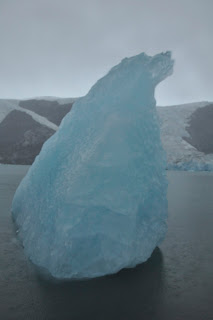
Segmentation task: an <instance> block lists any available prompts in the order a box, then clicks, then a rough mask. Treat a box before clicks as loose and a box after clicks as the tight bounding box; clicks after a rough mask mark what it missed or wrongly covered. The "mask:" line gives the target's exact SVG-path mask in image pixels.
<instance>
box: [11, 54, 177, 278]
mask: <svg viewBox="0 0 213 320" xmlns="http://www.w3.org/2000/svg"><path fill="white" fill-rule="evenodd" d="M172 68H173V61H172V60H171V54H170V53H169V52H167V53H162V54H158V55H156V56H154V57H149V56H147V55H146V54H144V53H142V54H139V55H137V56H135V57H132V58H126V59H124V60H122V61H121V63H120V64H118V65H117V66H115V67H114V68H112V69H111V70H110V72H109V73H108V74H107V75H106V76H105V77H103V78H102V79H100V80H99V81H98V82H97V83H96V84H95V85H94V86H93V87H92V88H91V90H90V91H89V93H88V94H87V95H86V96H85V97H83V98H81V99H79V100H78V101H77V102H76V103H75V104H74V106H73V109H72V112H70V113H69V114H67V116H66V117H65V118H64V120H63V121H62V124H61V125H60V128H59V130H58V131H57V132H56V133H55V134H54V135H53V136H52V137H51V138H50V139H49V140H48V141H47V142H46V143H45V144H44V146H43V148H42V150H41V152H40V154H39V156H38V157H37V158H36V160H35V162H34V164H33V165H32V167H31V168H30V170H29V171H28V174H27V175H26V176H25V178H24V179H23V181H22V182H21V184H20V186H19V187H18V189H17V191H16V194H15V196H14V199H13V204H12V213H13V217H14V220H15V221H16V223H17V225H18V227H19V228H20V230H19V231H20V232H19V234H20V237H21V239H22V241H23V245H24V247H25V251H26V253H27V255H28V256H29V258H30V259H31V260H32V261H33V262H34V263H35V264H36V265H38V266H41V267H44V268H46V269H48V270H49V272H50V273H51V274H52V275H53V276H54V277H57V278H87V277H97V276H101V275H105V274H110V273H114V272H117V271H118V270H120V269H122V268H124V267H133V266H135V265H137V264H138V263H141V262H143V261H146V260H147V259H148V258H149V257H150V255H151V253H152V251H153V250H154V248H155V247H156V246H157V245H158V244H159V243H160V242H161V241H162V239H163V238H164V236H165V233H166V229H167V225H166V219H167V198H166V193H167V180H166V176H165V167H166V161H165V158H166V157H165V154H164V151H163V149H162V146H161V141H160V130H159V124H158V117H157V113H156V107H155V99H154V89H155V86H156V85H157V84H158V83H159V82H160V81H161V80H163V79H164V78H166V77H167V76H168V75H170V74H171V73H172Z"/></svg>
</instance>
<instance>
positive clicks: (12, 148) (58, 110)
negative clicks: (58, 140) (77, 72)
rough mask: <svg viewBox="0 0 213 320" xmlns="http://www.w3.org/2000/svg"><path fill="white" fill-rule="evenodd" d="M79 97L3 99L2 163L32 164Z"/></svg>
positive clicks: (0, 123)
mask: <svg viewBox="0 0 213 320" xmlns="http://www.w3.org/2000/svg"><path fill="white" fill-rule="evenodd" d="M74 101H75V99H72V98H68V99H58V98H51V97H50V98H49V97H47V98H43V97H42V98H36V99H30V100H20V101H19V100H0V163H7V164H32V162H33V161H34V159H35V157H36V156H37V155H38V154H39V152H40V150H41V147H42V145H43V143H44V142H45V141H46V140H47V139H48V138H49V137H50V136H51V135H53V134H54V132H55V131H56V130H57V129H58V125H60V123H61V120H62V119H63V117H64V116H65V115H66V114H67V113H68V112H69V111H70V110H71V108H72V105H73V103H74Z"/></svg>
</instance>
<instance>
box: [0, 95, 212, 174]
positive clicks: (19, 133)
mask: <svg viewBox="0 0 213 320" xmlns="http://www.w3.org/2000/svg"><path fill="white" fill-rule="evenodd" d="M75 100H76V99H74V98H56V97H37V98H32V99H28V100H9V99H8V100H0V163H12V164H31V163H32V162H33V161H34V158H35V157H36V155H37V154H38V153H39V152H40V149H41V147H42V145H43V143H44V141H45V140H47V139H48V138H49V137H50V136H51V135H52V134H53V133H54V132H55V131H56V130H57V129H58V126H59V124H60V122H61V120H62V119H63V117H64V116H65V115H66V114H67V112H69V111H70V110H71V108H72V105H73V103H74V101H75ZM157 110H158V114H159V119H160V126H161V139H162V142H163V146H164V148H165V150H166V152H167V160H168V169H175V170H207V171H213V103H210V102H198V103H190V104H184V105H178V106H169V107H157Z"/></svg>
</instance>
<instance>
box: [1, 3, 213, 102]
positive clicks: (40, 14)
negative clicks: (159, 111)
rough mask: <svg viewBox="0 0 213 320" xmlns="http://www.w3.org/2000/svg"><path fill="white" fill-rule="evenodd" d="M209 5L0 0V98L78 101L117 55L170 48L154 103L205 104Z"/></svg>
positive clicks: (211, 94)
mask: <svg viewBox="0 0 213 320" xmlns="http://www.w3.org/2000/svg"><path fill="white" fill-rule="evenodd" d="M212 10H213V2H212V0H179V1H173V0H147V1H145V0H125V1H123V0H108V1H105V0H90V1H88V0H78V1H74V0H0V46H1V47H0V97H1V98H6V97H10V98H16V97H17V98H25V97H31V96H39V95H55V96H80V95H83V94H86V92H87V91H88V90H89V88H90V87H91V86H92V85H93V84H94V82H95V81H96V80H97V79H98V78H99V77H101V76H103V75H104V74H105V73H106V72H107V71H108V70H109V69H110V68H111V67H112V66H113V65H115V64H116V63H118V62H119V61H120V60H121V59H122V58H124V57H125V56H131V55H135V54H138V53H140V52H142V51H145V52H146V53H148V54H151V55H152V54H155V53H158V52H160V51H166V50H172V51H173V56H174V58H175V60H176V64H175V70H174V75H173V76H172V77H170V78H168V79H167V80H165V81H164V82H163V83H162V84H160V85H159V87H158V88H157V90H156V98H157V101H158V104H161V105H164V104H177V103H184V102H190V101H198V100H210V101H213V89H212V83H213V63H212V56H213V42H212V31H213V19H212Z"/></svg>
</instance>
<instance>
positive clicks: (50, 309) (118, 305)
mask: <svg viewBox="0 0 213 320" xmlns="http://www.w3.org/2000/svg"><path fill="white" fill-rule="evenodd" d="M163 275H164V265H163V256H162V252H161V251H160V249H159V248H156V249H155V250H154V251H153V253H152V255H151V257H150V258H149V259H148V260H147V261H146V262H145V263H143V264H140V265H138V266H137V267H136V268H134V269H123V270H121V271H120V272H118V273H117V274H115V275H110V276H107V277H102V278H96V279H92V280H88V281H83V282H82V281H80V282H79V281H60V280H54V279H53V281H50V279H47V280H45V279H44V278H43V277H40V276H39V278H38V280H39V287H38V288H39V294H40V295H41V296H42V299H41V300H42V301H41V303H42V305H41V310H43V312H44V313H45V314H48V315H49V316H50V318H51V316H52V317H53V318H56V319H67V318H72V317H73V315H76V316H77V315H78V316H79V319H87V318H88V314H89V315H92V316H91V318H93V319H134V320H135V319H136V320H139V319H140V320H141V319H147V320H148V319H150V320H151V319H161V313H159V305H160V304H161V302H162V293H163V292H164V277H163ZM61 297H63V299H61ZM82 306H83V307H82ZM74 318H75V316H74Z"/></svg>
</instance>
